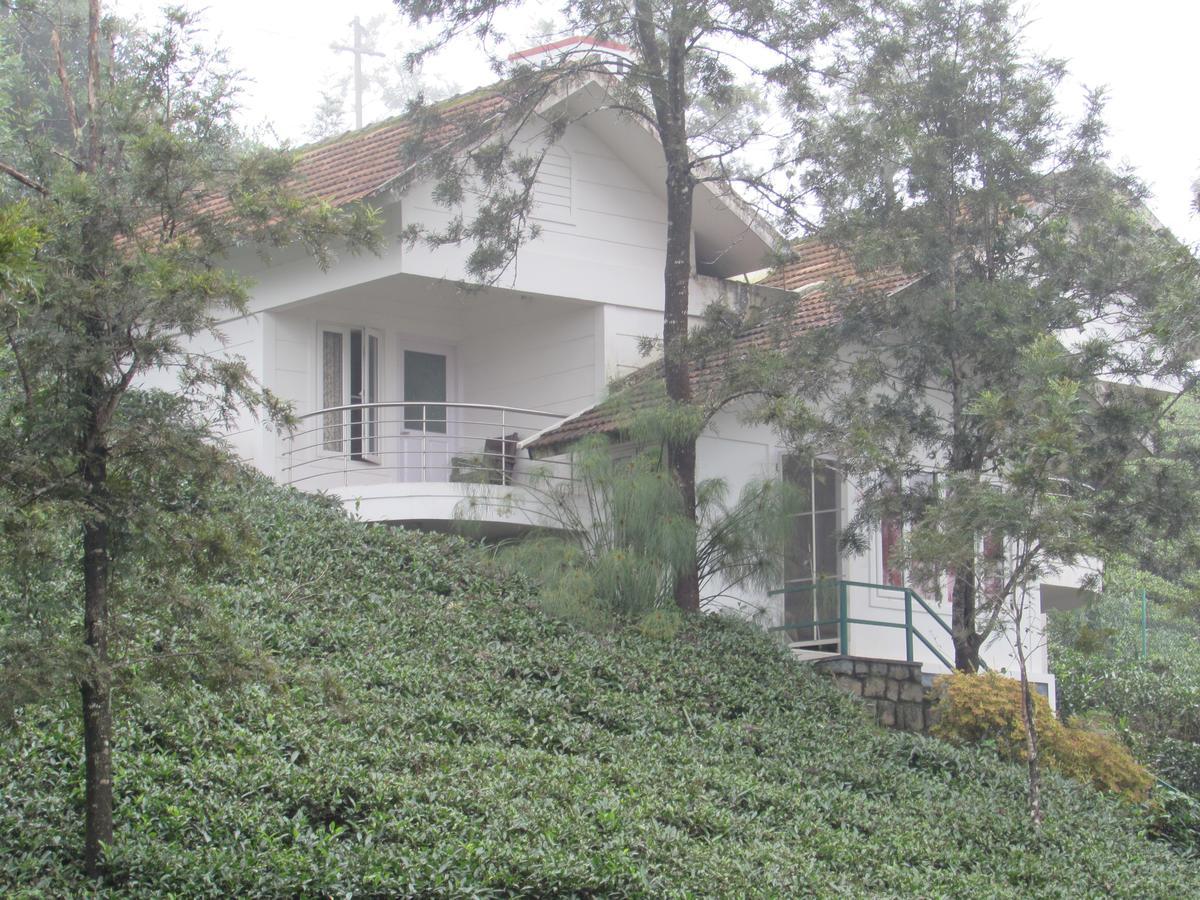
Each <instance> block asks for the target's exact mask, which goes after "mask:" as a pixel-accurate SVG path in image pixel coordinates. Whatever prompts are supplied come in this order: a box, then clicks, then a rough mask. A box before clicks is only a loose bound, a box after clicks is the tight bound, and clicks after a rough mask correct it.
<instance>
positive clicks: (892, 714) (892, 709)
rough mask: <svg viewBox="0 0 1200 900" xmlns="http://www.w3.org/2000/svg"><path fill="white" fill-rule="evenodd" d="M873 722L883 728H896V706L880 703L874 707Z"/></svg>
mask: <svg viewBox="0 0 1200 900" xmlns="http://www.w3.org/2000/svg"><path fill="white" fill-rule="evenodd" d="M875 721H876V722H878V723H879V724H880V725H882V726H883V727H884V728H895V727H896V704H894V703H885V702H883V701H880V703H879V705H878V706H876V707H875Z"/></svg>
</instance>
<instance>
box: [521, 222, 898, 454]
mask: <svg viewBox="0 0 1200 900" xmlns="http://www.w3.org/2000/svg"><path fill="white" fill-rule="evenodd" d="M915 280H916V279H915V278H913V277H912V276H910V275H903V274H900V273H884V274H881V275H877V276H875V277H872V278H866V279H863V278H860V277H859V275H858V273H857V272H856V271H855V269H854V266H853V264H852V263H851V262H850V259H849V257H848V256H847V255H846V254H845V253H844V252H843V251H841V250H838V249H836V248H834V247H831V246H829V245H827V244H822V243H821V242H819V241H816V240H808V241H804V242H803V243H801V244H799V245H797V247H796V248H795V253H794V256H793V258H792V259H791V260H789V261H788V262H787V263H786V264H784V265H783V266H780V267H779V268H778V269H776V270H775V271H774V272H772V273H771V274H770V275H768V276H767V277H766V278H764V279H763V280H762V281H760V282H759V283H758V284H759V286H762V287H768V288H776V289H782V290H785V291H799V292H800V293H799V295H798V296H797V297H795V298H794V299H793V300H792V301H791V303H789V304H788V308H787V310H786V312H780V313H778V314H774V315H768V316H767V317H765V318H764V319H763V321H762V322H760V323H758V324H756V325H755V326H753V327H751V328H748V329H746V330H745V331H743V332H741V333H740V334H738V335H737V336H736V337H735V338H734V339H733V341H732V343H731V344H729V345H728V346H726V347H723V348H721V350H720V351H718V352H715V353H710V354H707V355H705V356H704V357H702V358H700V359H697V360H695V361H694V362H693V363H692V366H691V370H690V377H691V386H692V396H693V399H694V400H695V401H696V402H699V403H701V404H710V405H712V404H719V403H720V401H721V399H722V398H721V397H720V396H719V394H720V393H721V392H722V391H724V390H725V389H726V387H727V383H726V376H727V374H728V372H729V369H730V366H731V365H732V364H736V363H737V362H738V361H739V360H745V359H748V358H749V357H750V356H751V354H753V353H755V352H758V351H763V350H771V349H776V350H784V351H786V350H787V349H788V348H789V347H790V346H792V345H793V344H794V341H795V338H797V337H799V336H800V335H802V334H804V333H806V332H809V331H812V330H813V329H815V328H824V327H826V326H828V325H832V324H834V323H835V322H837V321H838V318H839V313H838V309H837V303H836V299H835V296H834V295H833V293H832V292H831V291H829V290H828V289H826V288H824V287H822V285H823V284H828V283H830V282H841V283H842V284H846V285H855V284H858V285H862V286H865V287H867V288H868V289H870V290H872V291H878V292H881V293H882V294H884V295H885V296H886V295H890V294H893V293H895V292H896V291H899V290H901V289H903V288H905V287H907V286H909V285H910V284H912V283H913V282H914V281H915ZM783 317H786V319H784V318H783ZM661 377H662V363H661V362H655V363H650V364H649V365H646V366H644V367H642V368H641V369H639V370H638V371H637V372H634V373H633V374H632V375H630V376H628V377H627V378H626V379H625V380H624V381H623V382H622V383H621V384H620V385H617V386H615V388H616V389H615V390H614V391H613V396H614V397H619V399H616V400H612V399H610V400H606V401H602V402H601V403H598V404H596V405H595V406H592V407H589V408H588V409H585V410H584V411H583V412H581V413H578V414H576V415H575V416H573V417H571V418H569V419H567V420H566V421H564V422H563V423H562V424H560V425H558V426H556V427H553V428H550V429H548V430H547V431H545V432H543V433H542V434H540V435H537V436H536V437H535V438H534V439H533V440H530V441H529V442H528V443H527V444H526V445H525V446H527V447H528V448H529V449H530V450H533V451H535V452H536V451H541V452H547V451H549V452H553V451H554V450H555V449H557V448H561V447H564V446H566V445H567V444H570V443H571V442H572V441H577V440H579V439H581V438H583V437H587V436H588V435H592V434H612V433H615V432H619V431H621V430H622V423H623V419H624V418H625V417H627V416H628V415H630V414H631V413H634V412H636V411H638V410H639V409H644V408H646V407H649V406H651V405H652V404H654V403H656V402H658V398H659V396H660V394H661V392H660V390H656V388H657V387H658V382H657V380H658V379H660V378H661ZM621 387H624V388H625V390H620V388H621Z"/></svg>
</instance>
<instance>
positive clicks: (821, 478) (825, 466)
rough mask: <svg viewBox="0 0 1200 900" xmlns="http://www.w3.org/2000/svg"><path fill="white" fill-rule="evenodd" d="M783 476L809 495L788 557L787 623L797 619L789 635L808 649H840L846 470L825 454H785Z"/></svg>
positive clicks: (796, 523) (785, 573)
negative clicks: (843, 472)
mask: <svg viewBox="0 0 1200 900" xmlns="http://www.w3.org/2000/svg"><path fill="white" fill-rule="evenodd" d="M783 477H784V479H785V480H786V481H787V482H788V483H789V484H791V485H793V486H794V487H795V488H797V489H798V490H799V491H800V492H801V495H802V496H803V497H804V500H803V503H802V506H801V512H800V513H798V514H797V515H795V516H794V517H793V519H792V529H791V535H790V537H789V540H788V545H787V548H786V550H785V552H784V558H783V577H784V589H785V593H784V604H783V615H784V624H785V625H792V624H795V627H794V628H789V629H788V631H787V635H788V639H789V640H790V641H791V642H792V643H794V644H799V645H801V646H803V647H806V648H808V649H812V650H827V651H830V652H837V650H838V624H837V621H836V620H837V618H838V584H837V582H838V579H839V578H841V554H840V553H839V552H838V532H839V530H840V528H841V497H842V479H841V473H839V472H838V470H837V469H835V468H834V467H833V465H832V464H831V463H829V462H826V461H825V460H821V459H815V460H807V459H801V458H800V457H796V456H785V457H784V458H783Z"/></svg>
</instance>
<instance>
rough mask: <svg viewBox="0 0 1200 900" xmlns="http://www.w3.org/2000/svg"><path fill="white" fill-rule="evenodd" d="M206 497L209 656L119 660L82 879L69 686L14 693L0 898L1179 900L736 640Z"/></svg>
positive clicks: (466, 554)
mask: <svg viewBox="0 0 1200 900" xmlns="http://www.w3.org/2000/svg"><path fill="white" fill-rule="evenodd" d="M225 490H226V496H225V498H224V500H223V501H222V502H223V503H224V504H225V505H226V507H228V508H232V507H235V506H236V507H237V508H239V509H241V510H243V511H245V512H246V513H247V516H246V521H247V522H249V523H250V525H249V526H248V528H247V530H246V533H245V535H244V540H245V543H246V549H245V550H244V551H243V552H241V553H238V554H230V556H229V560H230V561H229V562H228V563H227V564H224V565H210V566H205V567H203V574H201V573H200V572H197V573H195V574H194V575H193V576H190V577H192V578H193V581H194V583H193V584H192V585H191V589H192V591H193V594H194V602H195V603H196V604H202V605H203V606H204V608H205V609H206V610H207V611H208V612H209V613H210V614H213V615H215V616H217V618H218V619H219V621H221V622H223V623H224V626H223V627H224V628H225V637H224V639H226V640H228V642H229V643H230V644H231V645H235V646H237V647H239V648H241V649H239V650H238V652H237V653H236V654H234V655H232V656H230V657H229V659H230V660H232V661H233V662H236V663H237V665H233V664H232V663H230V664H228V665H225V666H224V668H222V669H221V670H220V672H221V673H222V675H221V677H219V678H218V677H215V676H214V674H213V671H214V670H212V669H211V668H210V667H208V666H207V664H206V663H205V661H204V656H203V654H201V653H195V652H194V651H195V650H196V649H197V648H196V647H195V646H194V645H189V644H187V642H186V639H185V633H184V632H183V631H182V630H180V631H179V632H178V633H174V632H173V634H175V637H172V638H171V640H169V641H164V638H163V637H162V635H161V634H158V635H157V636H156V634H155V630H154V628H152V627H151V626H150V625H149V624H147V625H146V627H145V631H146V635H145V636H144V640H143V639H142V638H140V637H139V638H138V639H136V640H134V641H133V642H132V644H131V645H130V646H129V647H128V648H127V649H126V650H125V651H124V652H125V653H126V654H127V657H128V661H129V662H130V666H129V667H128V670H127V673H126V675H125V676H123V679H122V681H121V686H120V690H119V692H118V693H119V701H118V705H117V708H116V710H115V715H116V721H117V723H118V725H117V734H116V746H115V761H116V791H117V821H118V826H117V829H118V830H117V835H116V843H115V846H114V847H113V848H112V851H111V855H110V859H111V863H112V871H113V876H112V881H111V883H110V884H108V885H105V886H96V885H91V884H88V883H85V882H84V881H83V880H82V879H81V877H80V875H79V871H80V869H79V853H78V848H79V844H80V823H81V820H82V809H81V803H82V800H81V789H80V781H81V779H80V771H79V769H80V758H81V753H80V740H79V734H78V732H79V728H78V725H77V723H76V711H75V708H74V707H75V698H74V695H73V694H71V693H65V694H60V695H59V696H60V697H61V699H60V700H41V701H33V700H30V701H29V702H26V703H25V704H24V705H23V706H20V707H19V708H18V709H17V711H16V713H15V718H14V720H13V722H12V723H11V725H10V726H9V727H7V729H6V730H4V731H2V732H0V894H5V895H8V896H18V897H21V896H31V897H32V896H68V895H73V894H74V895H78V894H83V893H90V892H91V891H92V890H96V891H98V892H99V893H101V894H111V895H114V896H117V895H120V896H162V895H174V896H181V897H195V896H247V897H262V896H322V895H334V896H341V895H348V894H351V893H354V894H358V895H422V896H454V897H459V896H462V897H465V896H473V897H489V896H508V895H516V894H520V895H528V896H539V897H547V896H593V897H595V896H605V897H630V896H655V897H672V896H679V897H682V896H727V897H749V896H774V897H779V896H791V897H794V896H812V895H827V896H834V895H836V896H872V897H879V896H883V897H886V896H924V897H941V896H960V897H961V896H980V897H1031V896H1033V897H1086V896H1096V897H1101V896H1103V897H1172V898H1175V897H1184V896H1200V872H1198V871H1197V867H1196V866H1195V864H1194V862H1191V861H1189V860H1187V859H1185V858H1183V857H1181V856H1179V855H1177V854H1175V853H1173V852H1172V851H1171V850H1170V849H1168V848H1167V847H1166V846H1165V845H1163V844H1160V843H1152V842H1150V841H1149V840H1147V839H1146V837H1145V836H1144V833H1143V832H1144V822H1143V820H1142V819H1141V818H1140V813H1139V812H1138V810H1137V808H1136V807H1133V806H1131V805H1129V804H1125V803H1122V802H1119V801H1117V800H1113V799H1110V798H1106V797H1103V796H1101V795H1100V794H1098V793H1096V792H1095V791H1093V790H1092V789H1091V788H1088V787H1085V786H1083V785H1079V784H1076V783H1073V782H1068V781H1065V780H1061V779H1058V778H1051V779H1050V782H1049V784H1048V785H1047V790H1046V806H1047V823H1046V825H1045V826H1044V828H1042V830H1041V831H1040V832H1038V831H1034V830H1033V829H1032V828H1031V826H1030V825H1029V823H1028V820H1027V816H1026V814H1025V810H1024V794H1023V790H1024V787H1023V781H1022V773H1021V771H1020V770H1019V769H1018V768H1016V767H1014V766H1012V765H1009V764H1005V763H1001V762H999V761H997V760H995V759H994V758H992V757H991V756H989V755H987V754H986V753H981V752H977V751H972V750H969V749H961V748H955V747H951V746H949V745H947V744H944V743H942V742H940V741H937V740H935V739H932V738H921V737H910V736H904V735H899V734H893V733H887V732H882V731H880V730H878V729H876V728H875V727H874V726H873V725H872V724H871V723H870V722H869V721H868V720H867V718H866V717H865V716H864V715H863V714H862V711H861V710H860V709H859V708H858V707H857V706H856V705H855V703H854V702H853V701H852V700H850V699H849V698H846V697H843V696H841V695H840V694H838V693H837V692H836V691H835V690H834V689H833V688H832V687H831V686H830V685H828V684H827V683H826V682H825V681H824V680H822V679H821V678H819V677H818V676H816V675H814V674H813V673H812V672H811V671H809V670H807V669H806V668H804V667H803V666H801V665H797V664H796V663H794V662H793V661H791V660H790V659H788V658H786V657H785V656H784V655H783V654H782V653H781V651H780V650H779V649H778V648H777V647H776V646H775V645H774V644H772V643H771V642H770V641H769V640H768V639H767V638H766V637H765V636H764V635H763V634H761V633H759V632H756V631H755V630H753V629H751V628H749V627H745V626H742V625H739V624H735V623H733V622H730V621H726V620H720V619H716V618H704V619H699V620H696V621H694V622H690V623H688V624H686V625H685V626H684V627H683V629H682V630H681V631H680V632H679V634H678V635H677V636H676V637H675V638H674V639H671V640H663V639H660V638H655V637H653V636H647V635H645V634H642V633H639V632H637V631H636V630H632V629H631V630H630V631H628V632H610V633H602V634H592V633H587V632H584V631H581V630H579V629H575V628H572V627H570V626H567V625H564V624H562V623H559V622H556V621H554V620H552V619H550V618H549V617H547V616H546V615H545V613H544V612H542V611H541V610H540V607H539V606H538V605H537V604H536V603H535V602H534V601H533V599H532V598H531V596H530V595H529V592H528V590H527V588H525V587H524V586H523V585H522V584H520V583H519V582H517V581H514V580H511V579H509V580H502V579H500V578H499V576H497V575H495V574H494V573H493V572H492V571H491V570H490V569H489V568H488V566H487V564H486V563H485V562H484V561H483V560H482V559H481V558H480V557H479V556H478V555H476V554H474V553H473V552H472V551H471V549H470V547H469V546H468V545H467V544H466V543H464V542H462V541H460V540H457V539H453V538H447V537H439V536H430V535H423V534H416V533H411V532H405V531H401V530H388V529H384V528H378V527H376V528H370V527H365V526H361V525H357V524H354V523H352V522H350V521H348V520H347V519H346V518H345V517H344V516H343V515H342V514H341V513H340V512H338V511H336V510H334V509H333V508H331V507H330V506H329V505H328V504H326V503H321V502H319V501H315V500H313V499H311V498H305V497H302V496H300V495H298V494H296V493H293V492H289V491H285V490H282V489H278V488H274V487H271V486H270V485H268V484H266V483H264V482H263V481H261V480H259V479H253V478H244V479H242V480H241V481H240V482H239V483H236V484H233V485H231V486H229V487H228V488H226V489H225ZM217 506H220V504H217ZM214 508H215V507H214ZM205 514H206V515H208V514H213V515H216V513H213V512H211V511H210V512H206V513H205ZM226 551H228V548H226ZM134 574H136V573H134ZM0 621H2V620H0ZM146 621H147V623H149V622H151V620H150V619H147V620H146ZM5 627H7V626H5ZM218 630H219V629H216V628H215V626H209V631H208V632H206V633H211V634H214V635H215V634H216V633H217V631H218ZM139 640H141V642H142V643H141V644H140V645H139V643H138V641H139ZM214 640H215V638H214ZM189 648H190V649H189ZM169 654H173V656H171V657H170V659H168V655H169ZM189 654H190V655H189ZM160 657H161V658H160ZM227 662H228V660H227ZM160 669H161V672H160ZM168 669H169V670H170V671H169V672H168ZM168 675H169V677H167V676H168Z"/></svg>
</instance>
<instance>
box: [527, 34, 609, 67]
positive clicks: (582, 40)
mask: <svg viewBox="0 0 1200 900" xmlns="http://www.w3.org/2000/svg"><path fill="white" fill-rule="evenodd" d="M564 47H598V48H600V49H603V50H616V51H617V52H619V53H630V52H632V50H631V48H629V47H626V46H625V45H624V44H618V43H617V42H616V41H602V40H599V39H598V38H594V37H586V36H583V35H580V36H578V37H568V38H563V39H562V40H559V41H553V42H551V43H549V44H541V45H539V46H537V47H530V48H529V49H528V50H518V51H517V52H516V53H510V54H509V55H508V61H509V62H516V61H517V60H518V59H529V58H531V57H534V56H541V55H542V54H543V53H550V52H552V51H554V50H562V49H563V48H564Z"/></svg>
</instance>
